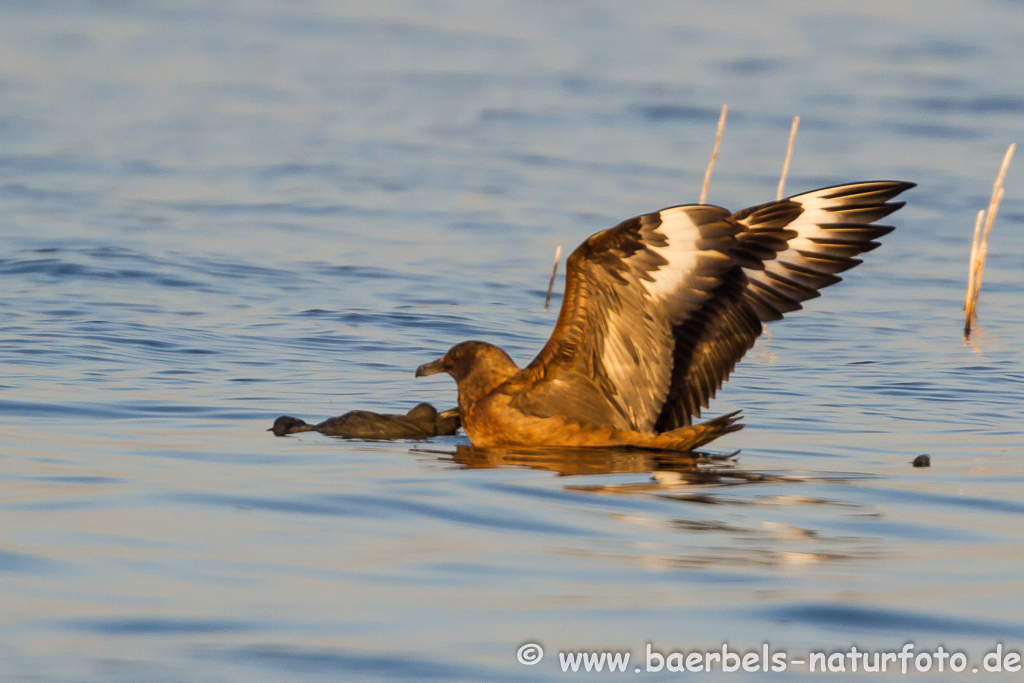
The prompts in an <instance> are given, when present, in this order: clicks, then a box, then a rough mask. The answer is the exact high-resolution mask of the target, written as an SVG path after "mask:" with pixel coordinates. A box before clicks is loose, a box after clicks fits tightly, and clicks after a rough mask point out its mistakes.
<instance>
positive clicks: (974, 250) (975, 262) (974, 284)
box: [964, 143, 1017, 339]
mask: <svg viewBox="0 0 1024 683" xmlns="http://www.w3.org/2000/svg"><path fill="white" fill-rule="evenodd" d="M1016 149H1017V145H1016V143H1014V144H1011V145H1010V146H1009V147H1007V148H1006V154H1005V155H1004V156H1003V163H1002V165H1001V166H1000V167H999V175H997V176H996V182H995V183H993V184H992V197H991V198H990V199H989V201H988V211H986V212H983V213H984V214H985V221H984V222H985V229H984V231H982V230H980V225H981V215H980V214H979V217H978V222H976V223H975V226H974V239H975V243H976V245H977V246H975V245H972V246H971V268H970V273H969V275H968V280H967V299H966V300H965V302H964V339H969V338H970V336H971V327H972V326H973V325H974V324H975V323H977V322H978V297H979V296H980V295H981V283H982V280H983V279H984V277H985V259H986V258H987V257H988V236H989V233H991V232H992V224H993V223H995V220H996V214H997V213H998V212H999V202H1001V201H1002V199H1003V194H1005V191H1004V190H1003V181H1004V180H1005V179H1006V169H1007V168H1009V166H1010V160H1011V159H1012V158H1013V153H1014V151H1015V150H1016ZM979 233H980V239H979Z"/></svg>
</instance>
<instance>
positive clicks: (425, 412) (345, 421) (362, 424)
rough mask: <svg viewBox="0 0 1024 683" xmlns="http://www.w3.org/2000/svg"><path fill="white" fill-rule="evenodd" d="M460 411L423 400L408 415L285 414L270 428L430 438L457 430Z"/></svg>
mask: <svg viewBox="0 0 1024 683" xmlns="http://www.w3.org/2000/svg"><path fill="white" fill-rule="evenodd" d="M459 425H460V420H459V411H458V409H455V408H453V409H452V410H446V411H444V412H443V413H439V412H437V409H436V408H434V406H432V405H430V404H429V403H421V404H419V405H418V406H416V407H415V408H413V409H412V410H410V411H409V412H408V413H406V414H405V415H381V414H380V413H371V412H369V411H366V410H353V411H352V412H349V413H345V414H344V415H339V416H338V417H332V418H329V419H327V420H324V421H323V422H321V423H320V424H318V425H311V424H308V423H307V422H305V421H303V420H300V419H299V418H297V417H289V416H288V415H282V416H281V417H279V418H277V419H276V420H274V426H273V427H271V428H270V429H268V430H267V431H268V432H274V435H275V436H287V435H288V434H297V433H299V432H320V433H321V434H326V435H327V436H341V437H344V438H346V439H427V438H430V437H432V436H438V435H442V434H454V433H455V431H456V430H457V429H458V428H459Z"/></svg>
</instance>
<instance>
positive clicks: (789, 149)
mask: <svg viewBox="0 0 1024 683" xmlns="http://www.w3.org/2000/svg"><path fill="white" fill-rule="evenodd" d="M799 127H800V117H799V116H794V117H793V125H792V126H791V127H790V129H789V144H788V145H786V160H785V161H783V162H782V175H781V176H780V177H779V190H778V192H776V193H775V199H777V200H778V199H782V193H783V192H785V191H786V176H788V175H789V162H790V160H791V159H792V158H793V142H794V141H795V140H796V129H797V128H799Z"/></svg>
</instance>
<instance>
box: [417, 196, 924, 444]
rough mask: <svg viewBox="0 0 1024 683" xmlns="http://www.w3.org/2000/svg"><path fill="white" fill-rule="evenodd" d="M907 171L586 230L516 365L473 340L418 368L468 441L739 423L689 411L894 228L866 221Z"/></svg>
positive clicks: (693, 433) (700, 431)
mask: <svg viewBox="0 0 1024 683" xmlns="http://www.w3.org/2000/svg"><path fill="white" fill-rule="evenodd" d="M913 186H914V184H913V183H904V182H895V181H875V182H863V183H855V184H851V185H840V186H836V187H828V188H824V189H820V190H815V191H813V192H808V193H805V194H801V195H797V196H794V197H790V198H788V199H782V200H780V201H774V202H768V203H766V204H761V205H759V206H755V207H751V208H749V209H744V210H743V211H739V212H737V213H732V212H730V211H728V210H727V209H723V208H721V207H717V206H710V205H695V204H690V205H685V206H673V207H669V208H667V209H662V210H661V211H658V212H655V213H649V214H644V215H642V216H637V217H635V218H630V219H629V220H627V221H623V222H622V223H620V224H619V225H617V226H615V227H614V228H610V229H608V230H604V231H603V232H599V233H597V234H596V235H592V236H591V237H590V238H588V239H587V240H586V241H585V242H583V244H581V245H580V246H579V247H578V248H577V249H576V251H574V252H573V253H572V255H571V256H569V259H568V260H567V261H566V276H565V296H564V297H563V299H562V309H561V311H560V313H559V315H558V322H557V323H556V325H555V329H554V331H553V332H552V333H551V337H550V339H548V342H547V344H546V345H545V346H544V348H543V349H542V350H541V352H540V354H538V356H537V357H536V358H535V359H534V360H533V362H531V363H530V364H529V365H528V366H526V367H525V368H522V369H520V368H519V367H518V366H516V364H515V363H514V362H513V361H512V359H511V358H509V356H508V354H507V353H505V352H504V351H503V350H501V349H500V348H498V347H497V346H494V345H492V344H488V343H486V342H480V341H467V342H463V343H461V344H457V345H455V346H453V347H452V348H451V349H450V350H449V351H448V353H446V354H445V355H444V356H443V357H442V358H439V359H438V360H436V361H434V362H433V363H427V364H425V365H421V366H420V367H419V368H418V369H417V370H416V376H417V377H422V376H425V375H433V374H436V373H440V372H447V373H448V374H450V375H451V376H452V377H453V378H454V379H455V381H456V383H457V384H458V391H459V413H460V417H461V419H462V426H463V427H464V428H465V430H466V433H467V434H468V435H469V439H470V441H472V443H473V444H474V445H476V446H499V445H505V446H509V445H519V446H634V447H640V448H659V449H668V450H690V449H693V448H696V447H698V446H700V445H702V444H705V443H707V442H709V441H711V440H712V439H714V438H716V437H718V436H721V435H722V434H725V433H727V432H732V431H735V430H737V429H740V428H741V427H742V425H740V424H737V423H736V422H735V420H736V417H737V414H738V412H737V413H730V414H728V415H723V416H721V417H718V418H715V419H714V420H710V421H708V422H704V423H703V424H697V425H694V424H693V418H694V417H699V416H700V410H701V408H702V407H703V408H706V407H708V403H709V401H710V400H711V399H712V398H714V396H715V393H716V392H717V391H718V389H719V388H721V386H722V383H723V382H724V381H725V380H726V379H727V378H728V377H729V373H731V372H732V370H733V368H734V367H735V366H736V363H737V362H738V361H739V360H740V358H742V357H743V354H745V353H746V352H747V350H748V349H750V348H751V347H752V346H753V345H754V341H755V340H756V339H757V337H758V336H759V335H760V334H761V330H762V323H764V322H769V321H772V320H779V319H781V318H782V315H783V314H784V313H789V312H791V311H796V310H798V309H800V308H801V306H800V303H801V302H802V301H806V300H807V299H812V298H814V297H816V296H819V293H818V290H819V289H821V288H823V287H827V286H828V285H832V284H835V283H836V282H839V281H840V279H841V278H839V277H838V276H837V275H836V273H840V272H842V271H844V270H847V269H849V268H852V267H853V266H855V265H857V264H858V263H860V260H858V259H856V258H854V257H855V256H857V255H858V254H861V253H863V252H866V251H870V250H872V249H874V248H875V247H877V246H878V242H875V241H873V240H875V239H876V238H878V237H881V236H882V235H885V234H887V233H889V232H891V231H892V230H893V228H892V227H891V226H886V225H875V224H874V223H873V221H876V220H879V219H881V218H884V217H885V216H888V215H889V214H891V213H892V212H893V211H896V210H897V209H899V208H900V207H901V206H903V204H904V203H903V202H890V201H889V200H891V199H892V198H894V197H895V196H896V195H898V194H900V193H901V192H903V191H904V190H907V189H909V188H911V187H913Z"/></svg>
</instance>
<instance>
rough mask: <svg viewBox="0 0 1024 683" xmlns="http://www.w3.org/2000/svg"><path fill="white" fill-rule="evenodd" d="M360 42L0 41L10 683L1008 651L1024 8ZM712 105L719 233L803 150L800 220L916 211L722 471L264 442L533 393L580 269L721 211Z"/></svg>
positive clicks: (515, 16) (215, 17) (513, 14)
mask: <svg viewBox="0 0 1024 683" xmlns="http://www.w3.org/2000/svg"><path fill="white" fill-rule="evenodd" d="M349 4H351V5H352V6H345V4H343V3H326V2H325V3H318V2H304V3H286V2H278V3H275V2H245V3H198V2H196V3H192V2H166V3H121V2H84V1H82V2H66V3H29V2H18V1H16V0H15V1H8V2H3V3H0V245H2V251H0V364H2V365H0V367H2V374H0V506H2V513H0V514H2V520H3V521H2V524H0V678H3V679H4V680H24V681H90V682H92V681H131V682H138V681H252V680H261V681H275V680H282V681H284V680H289V681H290V680H320V679H326V680H346V681H348V680H352V681H363V680H365V681H380V680H389V681H390V680H424V679H425V680H441V681H452V680H467V681H504V680H524V681H533V680H547V679H560V678H561V677H562V676H563V675H564V674H562V672H561V668H560V666H559V660H558V655H557V653H558V652H560V651H562V652H566V651H574V650H610V651H611V650H616V651H630V652H631V654H632V655H633V657H634V659H633V660H631V662H636V661H637V658H642V657H643V656H644V648H645V646H646V644H647V643H652V644H653V647H654V649H656V650H659V651H661V652H664V653H669V652H671V651H680V650H683V651H686V652H690V651H691V650H703V649H720V648H721V645H722V643H723V642H726V643H728V644H729V646H730V647H731V648H732V649H733V650H739V651H747V650H755V651H760V648H761V646H762V644H763V643H766V642H767V643H769V644H770V646H771V648H772V650H773V651H778V650H784V651H787V652H789V653H790V656H791V658H792V659H796V658H797V657H798V656H799V655H800V654H802V653H807V652H810V651H823V652H828V653H831V652H834V651H847V650H849V647H850V646H851V645H854V644H856V645H857V646H858V647H860V648H862V649H863V648H868V649H871V650H880V651H898V650H900V649H901V648H902V647H903V645H904V643H906V642H908V641H911V642H913V643H914V644H915V646H916V648H917V650H916V652H921V651H925V650H927V651H931V650H934V649H935V648H936V647H937V646H938V645H943V646H944V647H945V648H946V649H947V651H948V650H960V651H963V652H965V653H966V655H967V656H969V657H970V667H978V666H980V662H981V659H982V657H983V655H984V654H985V653H987V652H989V651H990V650H993V649H994V648H995V646H996V644H997V643H1002V644H1003V645H1004V647H1005V648H1007V649H1015V650H1017V651H1020V649H1021V647H1024V622H1022V620H1021V614H1022V612H1024V578H1022V574H1021V570H1020V565H1021V557H1022V553H1024V498H1022V496H1021V487H1022V484H1024V428H1022V427H1021V425H1022V424H1024V408H1022V406H1024V365H1022V358H1024V353H1022V352H1024V341H1022V339H1024V336H1022V334H1021V330H1022V326H1024V319H1022V315H1021V306H1020V300H1021V299H1020V282H1021V273H1022V272H1024V249H1022V244H1024V241H1022V239H1021V234H1022V230H1024V189H1022V188H1024V184H1022V180H1021V179H1022V178H1024V170H1022V169H1024V160H1022V159H1017V161H1015V162H1014V166H1012V167H1011V169H1010V174H1009V177H1008V180H1007V190H1006V199H1005V200H1004V203H1003V206H1002V209H1001V212H1000V214H999V218H998V220H997V223H996V226H995V228H994V230H993V233H992V240H991V249H990V250H991V256H990V258H989V263H988V267H987V270H986V280H985V286H984V290H983V292H982V296H981V305H980V310H979V315H980V328H979V329H978V330H977V333H976V335H975V337H974V339H973V340H972V341H971V342H970V343H969V344H965V343H964V341H963V339H962V337H961V328H962V311H961V308H962V303H963V291H964V287H965V280H966V267H967V254H968V252H969V249H970V237H971V230H972V227H973V221H974V214H975V212H976V211H977V210H978V209H979V208H983V207H984V206H985V204H986V202H987V198H988V193H989V190H990V187H991V183H992V180H993V178H994V176H995V172H996V170H997V168H998V165H999V161H1000V159H1001V158H1002V154H1003V151H1004V150H1005V148H1006V145H1007V144H1008V143H1010V142H1013V141H1017V142H1022V143H1024V135H1022V122H1024V70H1022V69H1020V68H1019V67H1020V65H1021V64H1022V63H1024V42H1022V41H1021V39H1020V36H1021V35H1022V34H1024V5H1022V4H1021V3H1019V2H1010V1H1008V0H1007V1H996V0H991V1H981V2H974V3H961V2H953V1H951V0H928V1H923V0H922V1H920V2H901V3H893V2H880V1H868V2H858V3H834V4H831V5H822V4H820V3H802V2H795V1H794V2H778V3H760V2H754V1H752V0H751V1H725V2H718V3H688V2H682V3H681V2H668V1H665V2H657V1H655V2H647V3H642V5H633V4H628V3H616V2H600V1H599V2H590V3H579V2H564V3H540V2H516V3H512V2H507V3H503V2H485V3H476V2H459V1H452V2H413V1H409V2H376V3H349ZM723 103H728V104H729V105H730V115H729V120H728V124H727V127H726V132H725V137H724V140H723V144H722V150H721V154H720V156H719V159H718V165H717V167H716V171H715V175H714V178H713V180H712V184H711V192H710V195H709V201H711V202H714V203H717V204H722V205H725V206H728V207H731V208H734V209H738V208H741V207H744V206H748V205H752V204H756V203H760V202H762V201H765V200H768V199H771V198H773V197H774V193H775V185H776V183H777V179H778V170H779V168H780V166H781V162H782V156H783V153H784V149H785V143H786V136H787V134H788V130H789V121H790V118H791V117H792V116H793V115H794V114H799V115H801V117H802V125H801V129H800V134H799V136H798V138H797V142H796V150H795V156H794V160H793V166H792V171H791V175H790V180H789V184H788V188H789V190H790V191H792V192H794V193H795V192H799V191H803V190H808V189H812V188H815V187H819V186H824V185H829V184H834V183H840V182H846V181H854V180H866V179H875V178H895V179H902V180H911V181H915V182H917V183H919V187H918V188H917V189H915V190H913V191H912V192H910V193H908V195H907V199H908V201H909V204H908V206H907V207H906V208H905V209H903V210H901V211H900V212H899V213H897V214H895V215H894V216H893V219H892V220H893V222H894V223H895V224H896V225H898V229H897V231H896V232H894V233H893V234H892V235H889V236H888V237H886V238H885V243H884V245H883V247H882V248H881V249H879V250H878V251H876V252H873V253H871V254H869V255H868V256H867V258H866V262H865V263H864V265H863V266H861V267H859V268H857V269H856V270H854V271H851V272H850V273H849V274H848V275H847V277H846V282H844V283H842V284H840V285H838V286H836V287H834V288H832V289H830V290H828V291H826V292H825V293H824V296H823V297H822V298H821V299H819V300H815V301H812V302H810V304H809V306H808V310H807V311H805V312H802V313H799V314H796V315H794V316H792V318H791V319H789V320H787V321H785V322H783V323H780V324H775V325H773V326H772V327H771V328H770V330H771V331H770V335H768V336H766V337H765V338H763V339H762V340H761V341H760V342H759V344H758V346H757V347H756V348H755V349H754V350H753V351H752V352H751V353H750V355H749V356H748V357H747V359H746V360H745V361H744V362H743V364H742V365H741V366H740V367H739V369H738V371H737V372H736V374H735V375H734V376H733V378H732V380H731V381H730V382H729V383H728V384H727V385H726V388H725V390H724V391H722V392H721V393H720V397H719V400H718V401H716V402H715V403H714V404H713V406H712V410H711V411H710V413H709V414H710V415H715V414H719V413H722V412H726V411H730V410H736V409H740V408H742V409H743V410H744V411H745V421H746V423H747V425H748V426H747V428H746V429H745V430H744V431H742V432H739V433H736V434H733V435H729V436H728V437H727V438H724V439H722V440H720V441H719V442H716V443H715V444H714V446H715V448H714V449H713V452H714V453H719V454H725V453H729V452H731V451H733V450H739V451H740V453H739V455H738V456H737V457H736V458H735V459H733V460H711V459H709V460H705V461H701V462H697V463H694V462H689V461H679V460H674V459H671V458H668V459H666V458H655V457H653V456H646V457H645V456H641V455H638V454H636V453H610V454H609V453H605V454H601V453H595V454H588V455H586V456H580V455H573V454H571V453H567V454H547V455H537V454H533V455H531V454H514V453H505V454H494V453H492V454H486V453H480V452H477V451H473V450H471V449H467V448H466V446H467V445H468V441H467V439H466V438H465V437H463V436H458V437H445V438H439V439H436V440H433V441H431V442H428V443H401V442H400V443H365V442H354V441H353V442H346V441H339V440H332V439H329V438H326V437H322V436H320V435H318V434H303V435H301V436H298V437H292V438H288V439H278V438H274V437H273V436H271V435H270V434H268V433H267V432H266V431H265V430H266V428H267V427H269V426H270V423H271V421H272V420H273V418H274V417H276V416H278V415H281V414H292V415H298V416H302V417H304V418H307V419H316V420H321V419H323V418H325V417H328V416H331V415H337V414H340V413H342V412H345V411H347V410H352V409H369V410H380V411H403V412H404V411H405V410H407V409H408V408H410V407H412V406H413V405H415V404H416V403H418V402H420V401H430V402H432V403H434V404H435V405H437V406H438V407H439V408H447V407H450V406H452V405H454V402H455V388H454V384H453V383H452V382H450V381H447V380H442V379H438V378H433V379H429V380H414V379H413V376H412V373H413V370H414V368H415V367H416V366H417V365H419V364H420V363H422V362H425V361H428V360H432V359H433V358H436V357H437V356H438V355H440V354H441V353H442V352H443V351H444V350H445V349H446V348H447V347H448V346H450V345H451V344H453V343H455V342H457V341H461V340H463V339H467V338H482V339H486V340H489V341H492V342H495V343H499V344H501V345H502V346H504V347H505V348H507V349H508V350H509V351H510V353H511V354H512V355H513V357H515V358H516V359H517V360H518V361H520V362H527V361H529V360H530V359H531V358H532V356H533V354H535V353H536V351H537V350H538V349H539V348H540V347H541V345H542V344H543V342H544V340H545V339H546V338H547V335H548V333H549V331H550V328H551V326H552V325H553V322H554V319H555V310H551V311H544V310H543V298H544V289H545V287H546V284H547V277H548V273H549V272H550V267H551V259H552V255H553V253H554V250H555V247H556V246H557V245H563V246H564V247H565V248H566V250H567V251H568V250H571V249H572V248H573V247H574V246H575V245H576V244H578V243H579V242H580V241H581V240H582V239H584V238H585V237H586V236H588V235H589V234H591V233H593V232H596V231H597V230H600V229H603V228H605V227H608V226H610V225H613V224H615V223H616V222H618V221H619V220H621V219H623V218H626V217H629V216H632V215H635V214H637V213H640V212H644V211H649V210H654V209H658V208H660V207H663V206H667V205H671V204H676V203H681V202H687V201H693V200H695V199H696V197H697V194H698V192H699V187H700V181H701V178H702V176H703V172H704V167H705V164H706V162H707V158H708V155H709V153H710V149H711V145H712V141H713V136H714V128H715V122H716V120H717V117H718V110H719V108H720V106H721V105H722V104H723ZM555 303H556V305H557V303H558V302H557V301H556V302H555ZM921 453H928V454H930V455H931V458H932V467H931V468H930V469H914V468H912V467H911V466H910V464H909V462H910V461H911V460H912V459H913V458H914V457H915V456H916V455H918V454H921ZM524 643H539V644H541V645H543V647H544V649H545V651H546V652H547V655H546V657H545V658H544V660H543V661H542V662H540V663H539V664H538V665H536V666H532V667H526V666H523V665H521V664H519V663H518V662H517V660H516V651H517V649H518V648H519V647H520V646H521V645H523V644H524ZM637 665H638V666H642V665H643V664H642V662H641V663H639V664H637ZM970 667H969V668H968V669H967V670H966V672H965V673H964V674H960V675H948V676H946V678H947V679H949V680H953V679H957V680H959V679H960V678H962V677H964V676H968V675H970V670H971V668H970ZM632 669H633V664H632V663H631V665H630V673H628V674H624V675H622V677H627V678H631V680H637V679H639V678H644V677H647V676H653V675H654V674H647V673H644V674H643V675H641V676H637V675H636V674H634V673H632ZM663 674H664V672H663ZM932 674H935V671H934V669H933V671H932ZM578 675H580V676H585V674H582V673H581V674H578ZM672 675H674V676H686V675H691V676H694V675H696V674H672ZM701 675H703V676H705V677H706V678H718V677H721V678H729V677H727V676H725V675H724V674H721V673H719V674H716V675H714V676H710V677H709V676H707V675H706V674H701ZM788 675H790V676H792V677H804V678H810V676H809V674H808V673H807V668H806V667H799V666H793V667H792V668H791V670H790V671H789V672H788ZM846 675H847V676H849V677H851V678H857V676H859V675H860V674H858V675H852V674H850V673H847V674H846ZM918 675H919V676H920V675H921V674H918ZM1006 675H1007V674H1005V673H1004V674H1003V675H1002V676H1006ZM603 676H604V678H607V679H612V678H614V676H610V675H609V674H607V673H605V674H604V675H603ZM784 677H785V676H779V675H777V674H771V673H768V674H764V673H761V674H748V675H747V678H749V679H759V678H765V679H772V680H776V679H779V678H784ZM865 677H866V678H868V679H873V678H875V677H877V675H875V676H865ZM985 677H987V678H988V679H991V680H997V679H999V678H1000V676H998V675H994V674H988V675H987V676H985ZM932 678H935V679H942V676H935V675H933V676H932Z"/></svg>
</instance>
